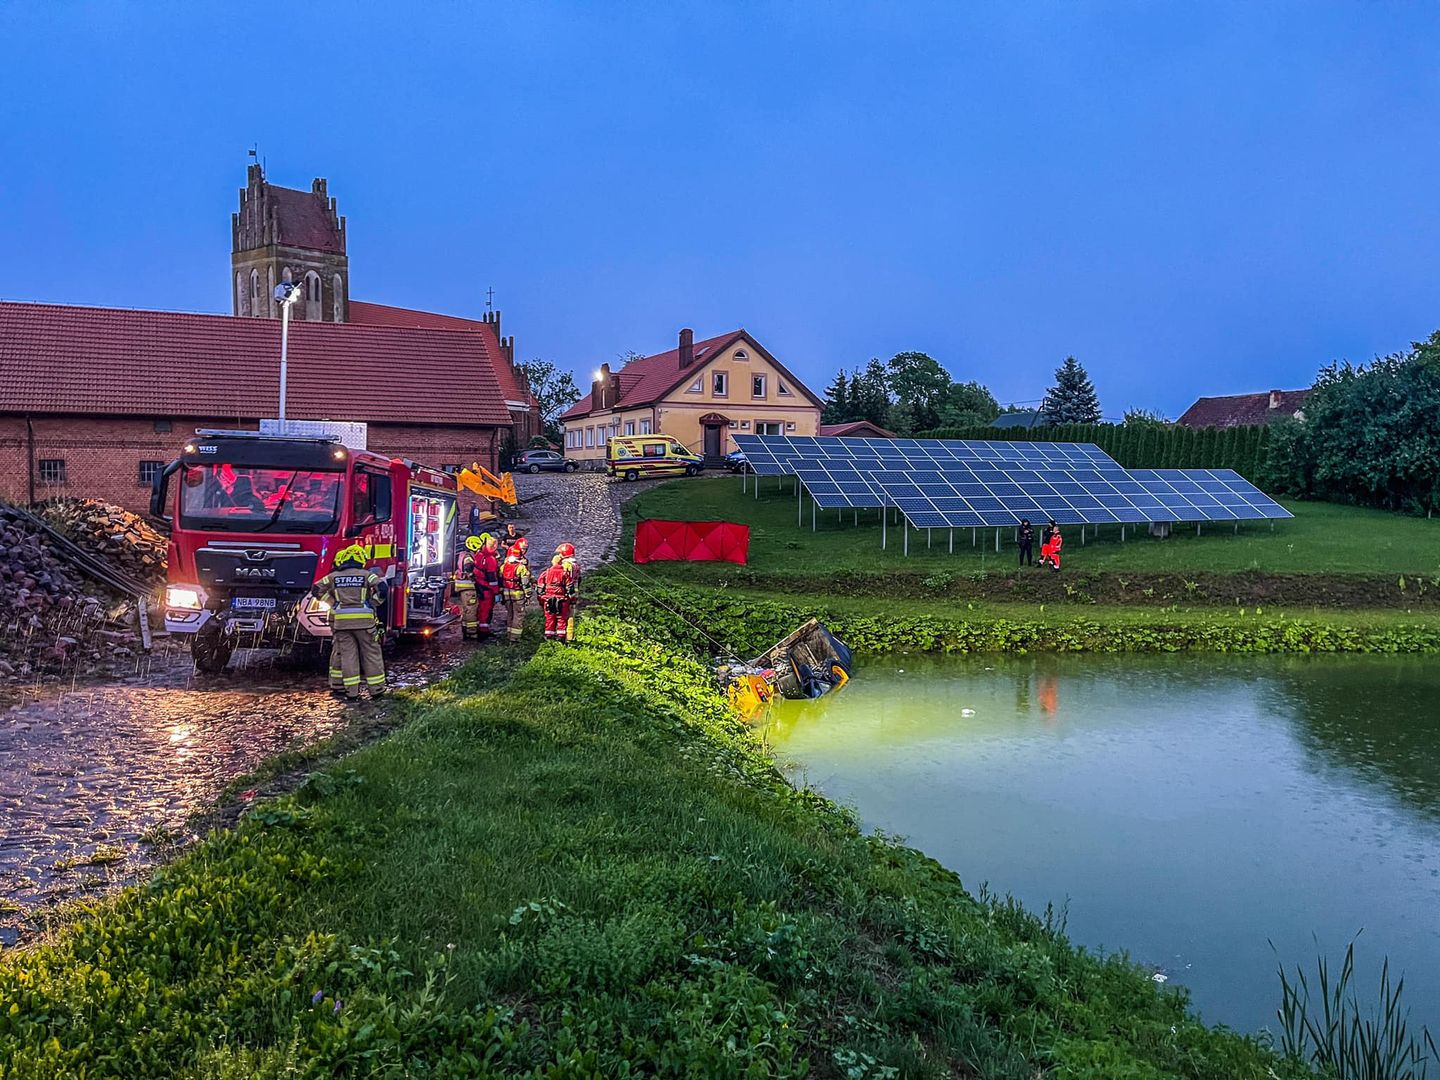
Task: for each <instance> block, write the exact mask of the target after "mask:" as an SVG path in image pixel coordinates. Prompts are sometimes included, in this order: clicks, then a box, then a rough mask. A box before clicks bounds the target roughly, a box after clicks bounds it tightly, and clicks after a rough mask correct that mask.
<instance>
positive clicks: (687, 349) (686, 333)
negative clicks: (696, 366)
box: [680, 327, 695, 368]
mask: <svg viewBox="0 0 1440 1080" xmlns="http://www.w3.org/2000/svg"><path fill="white" fill-rule="evenodd" d="M694 362H695V331H694V330H691V329H689V328H688V327H687V328H686V329H684V330H681V331H680V366H681V367H682V368H687V367H689V366H690V365H691V364H693V363H694Z"/></svg>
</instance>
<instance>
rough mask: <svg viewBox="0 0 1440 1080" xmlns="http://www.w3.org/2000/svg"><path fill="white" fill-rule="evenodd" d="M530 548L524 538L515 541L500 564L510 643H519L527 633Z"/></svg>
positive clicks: (501, 590) (501, 588)
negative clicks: (528, 549) (527, 553)
mask: <svg viewBox="0 0 1440 1080" xmlns="http://www.w3.org/2000/svg"><path fill="white" fill-rule="evenodd" d="M528 546H529V545H528V544H526V543H525V539H524V538H523V537H522V538H520V539H519V540H517V541H515V543H514V544H512V545H511V546H510V550H509V551H508V552H507V553H506V555H505V561H504V562H503V563H501V564H500V595H501V596H502V597H504V599H505V610H506V612H507V613H508V621H507V622H506V625H505V640H507V641H510V642H515V641H519V640H520V635H521V634H523V633H524V632H525V600H526V598H527V597H529V595H530V562H529V560H528V559H526V558H525V549H526V548H527V547H528Z"/></svg>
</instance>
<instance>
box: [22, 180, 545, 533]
mask: <svg viewBox="0 0 1440 1080" xmlns="http://www.w3.org/2000/svg"><path fill="white" fill-rule="evenodd" d="M246 180H247V184H246V186H245V187H244V188H242V189H241V191H240V205H239V210H238V212H236V213H235V214H234V215H232V217H231V271H232V273H233V275H234V278H233V289H227V291H229V292H230V293H231V310H232V314H231V315H228V316H227V315H200V314H188V313H183V312H174V311H131V310H121V309H113V308H93V307H74V306H69V305H54V304H27V303H14V302H0V498H3V499H8V500H11V501H15V502H34V501H38V500H42V499H46V498H51V497H53V496H57V495H84V496H93V497H96V498H102V499H106V500H108V501H110V502H114V503H118V504H119V505H121V506H124V507H126V508H128V509H131V510H140V509H143V508H144V507H145V506H147V505H148V499H149V491H150V479H151V477H152V476H153V475H154V473H155V471H156V470H157V469H159V468H161V467H163V465H164V463H166V462H168V461H170V460H171V459H173V458H174V457H175V456H176V454H177V453H178V450H179V447H180V446H181V445H182V444H183V443H184V442H185V439H186V438H187V437H188V436H189V435H191V434H193V432H194V430H195V429H196V428H201V427H218V428H242V429H255V428H258V427H259V422H260V420H262V419H265V418H271V417H274V416H275V415H276V413H277V411H278V406H279V396H280V391H279V381H280V375H279V358H280V322H279V314H280V312H279V308H278V307H277V305H276V304H275V302H274V300H273V293H274V289H275V286H276V285H278V284H281V283H284V282H289V283H293V284H297V285H300V286H301V288H302V289H303V293H302V299H303V302H302V303H297V304H296V305H295V307H294V310H293V322H292V325H291V328H290V365H289V390H288V398H289V407H288V410H287V411H288V414H289V415H288V418H289V419H292V420H337V421H351V422H363V423H365V424H367V425H368V445H369V448H370V449H371V450H375V451H378V452H380V453H384V454H390V455H392V456H403V457H409V458H414V459H415V460H418V461H423V462H425V463H426V464H428V465H438V466H443V467H453V468H459V467H460V466H461V465H468V464H469V463H470V462H472V461H478V462H480V463H481V464H482V465H485V466H486V467H487V468H490V469H496V468H497V467H498V466H499V465H500V464H501V457H502V455H503V453H504V451H505V450H506V449H507V448H508V447H511V446H514V447H520V448H523V447H524V446H525V445H526V443H527V442H528V441H529V440H530V438H531V437H533V436H534V435H536V434H539V433H540V430H541V422H540V409H539V405H538V403H537V402H536V401H535V398H534V396H533V395H532V394H531V393H530V390H529V387H528V385H527V384H526V382H525V378H524V375H523V373H522V372H520V371H519V370H518V369H517V368H516V367H515V339H514V337H513V336H512V337H502V336H501V335H500V313H499V312H498V311H495V312H489V313H487V314H486V315H485V317H484V318H482V319H464V318H459V317H457V316H451V315H440V314H436V313H434V312H428V311H415V310H411V309H409V308H400V307H391V306H389V305H386V304H373V303H366V302H363V301H359V300H351V298H350V262H349V256H348V254H347V252H346V223H345V218H344V217H342V216H340V214H339V213H338V210H337V207H336V202H335V199H334V198H332V197H331V196H330V194H329V190H328V186H327V184H326V181H325V180H324V179H323V178H316V180H315V181H314V182H313V183H312V184H311V186H310V189H309V190H308V191H307V190H302V189H297V188H285V187H280V186H278V185H275V184H271V183H270V182H269V181H267V180H266V178H265V171H264V169H263V168H262V167H261V166H260V165H258V164H257V165H251V166H250V168H249V171H248V173H247V176H246Z"/></svg>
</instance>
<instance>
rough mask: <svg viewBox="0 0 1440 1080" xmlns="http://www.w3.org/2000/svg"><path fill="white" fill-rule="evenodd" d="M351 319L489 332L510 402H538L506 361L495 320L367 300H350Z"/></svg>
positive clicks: (498, 376) (364, 322)
mask: <svg viewBox="0 0 1440 1080" xmlns="http://www.w3.org/2000/svg"><path fill="white" fill-rule="evenodd" d="M350 322H351V323H352V324H359V325H362V326H411V327H418V328H422V329H427V330H471V331H474V332H475V333H478V334H483V335H485V337H486V339H487V345H488V348H489V350H490V353H491V355H492V356H495V357H498V358H499V362H498V363H497V364H496V365H495V378H496V379H497V380H499V383H500V390H501V392H502V393H503V394H504V395H505V400H506V401H523V402H526V403H527V404H534V401H535V399H534V397H532V396H531V395H530V393H529V392H528V391H526V390H523V389H521V387H520V380H519V378H517V377H516V374H515V369H514V368H512V367H511V366H510V364H509V362H508V361H506V360H505V353H504V350H503V349H501V348H500V336H499V334H498V333H497V332H496V327H495V324H494V323H488V322H484V321H482V320H480V319H465V318H461V317H460V316H459V315H441V314H440V313H438V312H435V311H419V310H417V309H415V308H402V307H391V306H390V305H389V304H370V303H366V302H365V301H363V300H351V301H350Z"/></svg>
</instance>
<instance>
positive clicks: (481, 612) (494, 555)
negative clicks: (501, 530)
mask: <svg viewBox="0 0 1440 1080" xmlns="http://www.w3.org/2000/svg"><path fill="white" fill-rule="evenodd" d="M499 550H500V541H498V540H496V539H495V537H494V536H492V535H491V534H490V533H488V532H485V533H481V534H480V550H479V551H477V552H476V553H475V594H476V605H475V628H476V633H477V636H479V635H482V634H489V633H490V617H491V615H493V614H494V611H495V601H496V599H497V598H498V597H499V596H500V557H499Z"/></svg>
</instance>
